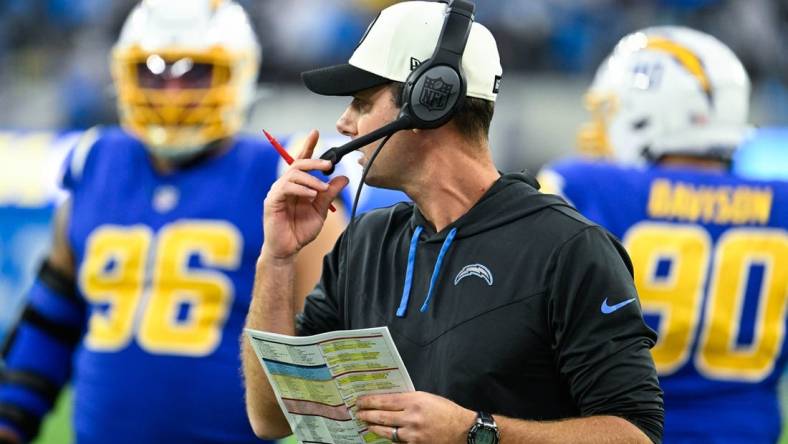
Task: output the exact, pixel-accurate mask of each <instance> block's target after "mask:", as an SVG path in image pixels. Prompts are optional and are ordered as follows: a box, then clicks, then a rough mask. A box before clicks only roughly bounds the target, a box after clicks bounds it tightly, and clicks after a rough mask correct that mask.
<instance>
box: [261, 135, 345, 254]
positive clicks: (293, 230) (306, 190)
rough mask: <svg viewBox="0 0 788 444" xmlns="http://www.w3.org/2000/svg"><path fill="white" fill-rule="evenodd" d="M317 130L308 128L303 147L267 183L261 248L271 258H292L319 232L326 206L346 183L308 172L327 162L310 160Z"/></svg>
mask: <svg viewBox="0 0 788 444" xmlns="http://www.w3.org/2000/svg"><path fill="white" fill-rule="evenodd" d="M317 140H318V133H317V131H314V130H313V131H312V132H311V133H309V136H308V137H307V139H306V142H305V143H304V149H303V150H302V151H301V153H300V154H299V155H298V156H297V157H296V159H295V161H294V162H293V164H292V165H290V168H288V169H287V171H286V172H285V173H284V174H282V177H280V178H279V180H277V181H276V182H274V184H273V185H272V186H271V190H269V192H268V196H266V198H265V206H264V210H263V230H264V231H265V243H264V244H263V251H264V252H265V253H267V254H269V255H270V256H271V257H272V258H275V259H288V258H291V257H293V256H294V255H295V254H296V253H298V251H299V250H300V249H301V248H303V247H304V245H306V244H308V243H310V242H312V241H313V240H314V239H315V237H317V235H318V234H319V233H320V229H321V228H322V227H323V222H324V221H325V219H326V213H327V212H328V206H329V205H330V204H331V201H332V200H334V198H336V196H337V194H339V192H340V191H341V190H342V188H344V187H345V185H347V183H348V179H347V178H346V177H344V176H339V177H335V178H333V179H331V182H329V183H325V182H323V181H321V180H320V179H317V178H315V177H313V176H311V175H310V174H309V173H308V171H314V170H318V171H328V170H329V169H330V168H331V162H329V161H327V160H320V159H312V158H311V157H312V152H313V151H314V149H315V145H316V144H317Z"/></svg>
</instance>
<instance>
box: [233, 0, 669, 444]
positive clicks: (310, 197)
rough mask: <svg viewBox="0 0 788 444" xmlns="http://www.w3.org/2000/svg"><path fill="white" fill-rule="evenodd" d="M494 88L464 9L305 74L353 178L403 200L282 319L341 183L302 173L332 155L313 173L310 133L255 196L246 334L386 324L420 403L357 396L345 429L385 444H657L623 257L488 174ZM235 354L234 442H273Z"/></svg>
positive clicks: (567, 212) (525, 188) (496, 73)
mask: <svg viewBox="0 0 788 444" xmlns="http://www.w3.org/2000/svg"><path fill="white" fill-rule="evenodd" d="M501 74H502V70H501V65H500V60H499V55H498V49H497V46H496V43H495V39H494V38H493V36H492V35H491V34H490V32H489V31H488V30H487V29H486V28H485V27H484V26H482V25H480V24H478V23H474V22H473V5H472V4H471V3H470V2H468V1H464V0H454V1H452V2H449V3H448V4H447V3H445V2H427V1H409V2H402V3H397V4H395V5H393V6H390V7H388V8H386V9H384V10H383V11H382V12H381V13H380V15H379V16H378V17H377V18H376V19H375V21H374V22H373V23H372V24H371V25H370V27H369V28H368V29H367V32H366V33H365V35H364V36H363V37H362V39H361V42H360V43H359V46H358V47H357V48H356V50H355V52H354V53H353V55H352V57H351V58H350V61H349V63H348V64H344V65H337V66H333V67H328V68H322V69H318V70H314V71H309V72H306V73H304V74H303V79H304V82H305V84H306V86H307V87H308V88H309V89H310V90H312V91H313V92H315V93H318V94H322V95H338V96H350V97H352V101H351V103H350V104H349V105H348V107H347V109H346V110H345V112H344V113H343V114H342V115H341V116H340V117H339V120H338V122H337V129H338V130H339V132H341V133H342V134H345V135H347V136H350V137H351V138H352V139H354V142H356V143H355V145H351V146H349V147H348V149H352V148H356V147H357V148H360V149H361V152H362V153H363V156H362V158H361V160H360V161H359V162H360V163H361V164H362V166H364V168H365V174H366V179H365V182H366V183H367V184H369V185H374V186H379V187H384V188H390V189H397V190H402V191H404V192H405V193H407V195H408V196H409V197H410V198H411V199H412V200H413V203H400V204H397V205H395V206H393V207H389V208H384V209H380V210H376V211H372V212H369V213H366V214H364V215H363V216H360V217H359V218H358V219H357V220H355V221H353V222H352V223H351V224H350V226H349V228H348V229H347V230H346V231H345V232H344V233H343V235H342V236H341V237H340V239H339V240H338V241H337V244H336V245H335V247H334V249H333V251H332V252H331V253H330V254H329V255H327V256H326V258H325V259H324V263H323V273H322V277H321V281H320V283H319V284H318V286H317V287H316V288H315V289H314V290H313V292H312V293H311V294H310V295H309V297H308V298H307V300H306V303H305V306H304V309H303V312H301V313H295V308H294V307H295V297H294V292H293V285H294V278H293V276H294V270H295V262H296V259H297V257H298V254H299V251H300V250H301V249H302V248H303V247H304V246H305V245H307V244H309V243H310V242H311V241H312V240H313V239H315V237H316V236H317V234H318V233H319V232H320V229H321V227H322V225H323V221H324V220H325V217H326V212H327V210H328V206H329V204H330V202H331V201H332V199H334V198H335V197H336V196H337V194H338V193H339V192H340V190H341V189H342V188H343V187H345V186H346V185H347V183H348V180H347V178H345V177H336V178H334V179H332V180H331V181H330V182H329V183H325V182H322V181H320V180H319V179H317V178H316V177H314V176H312V175H311V174H310V172H312V171H323V172H326V171H330V170H331V169H332V168H333V164H334V163H335V162H336V161H337V160H338V157H341V155H342V154H344V152H345V151H347V150H343V149H339V150H333V151H332V152H330V153H329V154H328V155H324V158H325V159H312V158H311V157H312V152H313V149H314V146H315V144H316V143H317V140H318V135H317V133H316V132H313V133H312V134H311V135H310V137H309V138H308V140H307V142H306V143H305V146H304V149H303V151H302V152H301V153H300V155H299V158H298V159H296V161H295V162H294V163H293V164H292V165H291V167H290V168H289V169H288V170H287V171H286V172H285V173H284V174H283V175H282V176H281V178H280V179H279V180H277V181H276V183H275V184H274V185H273V186H272V188H271V190H270V191H269V193H268V196H267V198H266V199H265V206H264V220H263V222H264V223H263V225H264V233H265V243H264V245H263V248H262V250H261V252H260V256H259V258H258V263H257V275H256V281H255V288H254V294H253V302H252V305H251V307H250V309H249V314H248V317H247V324H246V326H247V327H248V328H253V329H259V330H264V331H269V332H275V333H282V334H288V335H312V334H317V333H322V332H327V331H333V330H344V329H358V328H367V327H377V326H388V328H389V330H390V331H391V334H392V337H393V339H394V342H395V343H396V345H397V347H398V349H399V351H400V354H401V356H402V359H403V361H404V362H405V364H406V366H407V368H408V372H409V373H410V375H411V377H412V379H413V383H414V385H415V387H416V390H418V391H416V392H412V393H401V394H380V395H373V396H367V397H363V398H360V399H359V400H358V401H357V407H358V410H357V412H356V418H358V419H360V420H363V421H365V422H366V423H367V424H369V430H371V431H373V432H374V433H376V434H377V435H379V436H381V437H384V438H386V439H389V440H391V441H392V442H407V443H425V444H438V443H458V444H459V443H476V444H495V443H499V442H500V443H502V444H515V443H537V442H538V443H552V442H555V443H649V442H655V443H659V442H660V441H661V436H662V422H663V416H664V411H663V402H662V391H661V390H660V387H659V385H658V382H657V376H656V371H655V367H654V363H653V361H652V358H651V356H650V353H649V348H650V347H652V346H653V345H654V343H655V340H656V334H655V333H654V331H653V330H650V329H649V328H648V327H647V326H646V324H645V322H644V320H643V315H642V312H641V309H640V303H639V301H638V296H637V293H636V291H635V287H634V284H633V280H632V267H631V264H630V261H629V258H628V256H627V254H626V252H625V251H624V249H623V248H622V247H621V245H620V244H619V243H618V242H617V241H616V240H615V238H613V237H612V236H611V235H610V234H608V233H607V232H606V231H605V230H604V229H602V228H600V227H599V226H597V225H595V224H593V223H591V222H589V221H588V220H586V219H585V218H583V217H582V216H580V215H579V214H578V213H577V212H576V211H575V210H574V209H573V208H572V207H570V206H569V205H567V204H566V203H565V202H564V201H563V200H561V199H559V198H557V197H555V196H552V195H547V194H542V193H540V192H539V191H538V189H537V188H538V184H536V182H535V181H534V180H533V179H531V178H530V177H529V176H527V175H525V174H501V173H499V172H498V170H497V169H496V168H495V165H494V164H493V162H492V156H491V154H490V147H489V143H488V130H489V126H490V121H491V119H492V116H493V107H494V103H495V100H496V97H497V95H498V91H499V88H500V80H501ZM377 138H380V139H382V142H381V143H379V144H378V143H374V142H372V140H373V139H377ZM352 143H353V142H351V144H352ZM358 145H361V146H358ZM384 145H385V146H384ZM332 156H333V157H332ZM243 342H244V350H243V370H244V375H245V381H246V382H245V383H246V397H247V400H246V402H247V412H248V414H249V418H250V421H251V423H252V426H253V428H254V430H255V432H256V433H257V434H258V436H260V437H265V438H278V437H282V436H285V435H288V434H290V433H291V431H290V427H289V425H288V423H287V421H286V420H285V417H284V415H283V414H282V412H281V410H280V408H279V405H278V404H277V401H276V399H275V397H274V395H273V392H272V390H271V388H270V386H269V385H268V382H267V380H266V377H265V375H264V373H263V371H262V369H261V368H260V364H259V362H258V360H257V358H256V357H255V354H254V352H253V351H252V349H251V347H250V346H249V343H248V341H246V340H244V341H243ZM359 442H361V441H359Z"/></svg>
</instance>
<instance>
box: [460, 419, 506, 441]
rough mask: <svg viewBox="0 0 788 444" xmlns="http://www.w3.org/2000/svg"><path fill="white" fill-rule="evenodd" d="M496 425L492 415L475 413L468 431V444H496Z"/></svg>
mask: <svg viewBox="0 0 788 444" xmlns="http://www.w3.org/2000/svg"><path fill="white" fill-rule="evenodd" d="M499 439H500V436H499V435H498V426H497V425H496V424H495V420H494V419H493V417H492V415H490V414H488V413H484V412H478V413H476V423H474V424H473V426H472V427H471V429H470V430H469V431H468V444H498V440H499Z"/></svg>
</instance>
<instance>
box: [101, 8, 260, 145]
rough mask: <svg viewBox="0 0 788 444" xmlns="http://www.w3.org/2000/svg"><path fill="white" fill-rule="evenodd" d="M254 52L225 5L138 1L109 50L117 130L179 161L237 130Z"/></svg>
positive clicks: (242, 19)
mask: <svg viewBox="0 0 788 444" xmlns="http://www.w3.org/2000/svg"><path fill="white" fill-rule="evenodd" d="M259 64H260V45H259V44H258V41H257V38H256V36H255V34H254V31H253V30H252V27H251V25H250V23H249V19H248V17H247V15H246V13H245V12H244V10H243V9H242V8H241V6H240V5H238V4H237V3H235V2H234V1H232V0H143V1H142V2H141V3H140V4H139V5H137V6H136V7H135V8H134V10H133V11H132V12H131V14H130V15H129V17H128V18H127V20H126V23H125V24H124V26H123V30H122V31H121V34H120V38H119V39H118V41H117V43H116V44H115V46H114V48H113V51H112V56H111V67H112V75H113V79H114V81H115V86H116V89H117V92H118V108H119V113H120V120H121V124H122V125H123V126H124V127H125V128H126V129H127V130H128V131H130V132H131V133H132V134H134V135H135V136H136V137H138V138H139V139H141V140H142V141H143V142H144V143H145V145H146V146H147V148H148V149H149V150H150V151H151V152H152V153H154V154H155V155H157V156H160V157H164V158H183V157H188V156H191V155H194V154H196V153H198V152H200V151H201V150H203V149H205V147H206V146H208V145H209V144H210V143H211V142H213V141H216V140H219V139H222V138H226V137H229V136H232V135H233V134H235V133H236V132H237V131H238V130H240V128H241V126H242V125H243V121H244V115H245V112H246V109H247V107H248V106H249V105H250V104H251V102H252V98H253V95H254V91H255V85H256V80H257V72H258V67H259Z"/></svg>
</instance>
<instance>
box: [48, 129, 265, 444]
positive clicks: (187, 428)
mask: <svg viewBox="0 0 788 444" xmlns="http://www.w3.org/2000/svg"><path fill="white" fill-rule="evenodd" d="M278 162H279V157H278V155H277V153H276V151H274V150H273V148H271V147H270V146H269V145H268V143H267V142H263V141H262V138H255V139H250V138H237V139H236V140H235V142H234V145H233V147H232V148H231V149H230V150H229V151H227V152H225V153H223V154H221V155H219V156H217V157H214V158H210V159H204V160H203V161H201V162H199V163H197V164H195V165H192V166H190V167H189V168H187V169H183V170H179V171H176V172H174V173H172V174H159V173H157V172H156V171H155V170H154V169H153V168H152V165H151V162H150V160H149V157H148V154H147V152H146V150H145V148H144V147H143V146H142V145H141V144H140V143H139V142H138V141H137V140H135V139H133V138H131V137H129V136H128V135H126V134H125V133H124V132H122V131H120V130H117V129H111V130H105V131H103V132H102V133H101V134H100V136H99V137H98V138H97V140H96V141H95V143H92V144H82V145H81V146H78V147H77V149H75V150H74V151H73V152H72V153H71V155H70V156H69V157H68V158H67V159H66V167H65V172H64V178H63V184H64V186H65V187H66V188H67V189H68V190H69V191H70V192H71V196H72V211H71V220H70V224H69V226H68V232H67V235H68V242H69V243H70V246H71V248H72V250H73V251H74V255H75V261H76V264H77V273H78V275H77V282H78V288H79V293H80V294H81V296H82V297H84V299H85V301H86V302H87V325H86V331H85V333H84V336H83V339H82V341H81V343H80V345H79V347H78V348H77V351H76V355H75V357H74V377H73V382H72V383H73V385H74V388H75V406H74V423H75V435H76V438H77V442H79V443H80V444H92V443H96V444H99V443H100V444H105V443H109V442H112V443H117V444H124V443H128V444H132V443H134V444H139V443H207V442H214V443H219V442H221V443H252V442H260V441H258V440H257V439H256V438H255V437H254V434H253V432H252V430H251V427H250V425H249V421H248V419H247V416H246V412H245V408H244V392H243V385H242V381H241V372H240V365H241V364H240V358H239V338H240V337H241V332H242V327H243V325H244V318H245V316H246V313H247V308H248V306H249V303H250V300H251V299H250V297H251V293H252V282H253V277H254V272H255V263H256V260H257V256H258V254H259V251H260V248H261V245H262V241H263V238H262V232H263V230H262V221H261V218H262V209H263V200H264V198H265V195H266V193H267V192H268V189H269V188H270V186H271V184H272V183H273V182H274V180H275V179H276V170H277V164H278Z"/></svg>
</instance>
